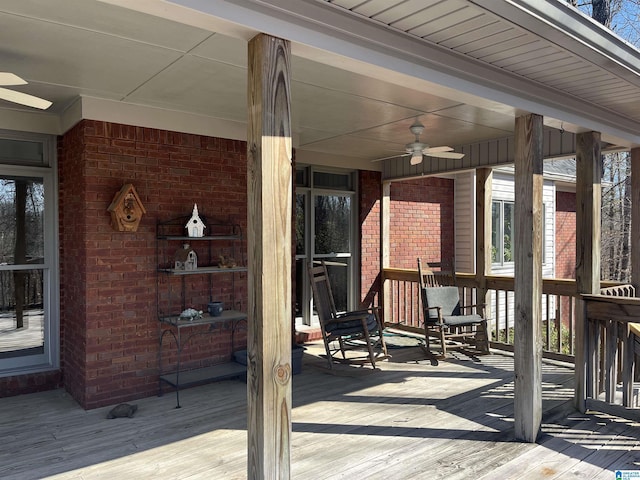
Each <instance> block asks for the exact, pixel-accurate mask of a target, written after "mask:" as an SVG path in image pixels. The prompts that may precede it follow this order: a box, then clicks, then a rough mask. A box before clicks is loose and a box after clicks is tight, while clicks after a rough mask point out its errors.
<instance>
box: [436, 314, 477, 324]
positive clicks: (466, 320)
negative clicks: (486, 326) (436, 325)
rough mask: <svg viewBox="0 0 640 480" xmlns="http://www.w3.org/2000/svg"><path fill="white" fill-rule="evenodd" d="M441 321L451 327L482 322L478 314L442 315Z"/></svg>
mask: <svg viewBox="0 0 640 480" xmlns="http://www.w3.org/2000/svg"><path fill="white" fill-rule="evenodd" d="M442 321H443V322H444V324H445V325H449V326H451V327H462V326H464V325H475V324H478V323H481V322H482V317H481V316H480V315H475V314H474V315H457V316H446V317H442Z"/></svg>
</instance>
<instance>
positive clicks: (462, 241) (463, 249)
mask: <svg viewBox="0 0 640 480" xmlns="http://www.w3.org/2000/svg"><path fill="white" fill-rule="evenodd" d="M454 205H455V248H456V251H455V255H456V270H457V271H458V272H465V273H474V272H475V244H476V237H475V234H476V217H475V210H476V209H475V172H464V173H460V174H458V175H456V177H455V181H454Z"/></svg>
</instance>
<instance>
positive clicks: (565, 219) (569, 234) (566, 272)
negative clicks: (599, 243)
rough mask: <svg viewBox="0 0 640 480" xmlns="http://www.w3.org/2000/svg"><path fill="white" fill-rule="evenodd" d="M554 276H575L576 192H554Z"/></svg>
mask: <svg viewBox="0 0 640 480" xmlns="http://www.w3.org/2000/svg"><path fill="white" fill-rule="evenodd" d="M555 241H556V277H557V278H576V194H575V193H569V192H557V193H556V238H555Z"/></svg>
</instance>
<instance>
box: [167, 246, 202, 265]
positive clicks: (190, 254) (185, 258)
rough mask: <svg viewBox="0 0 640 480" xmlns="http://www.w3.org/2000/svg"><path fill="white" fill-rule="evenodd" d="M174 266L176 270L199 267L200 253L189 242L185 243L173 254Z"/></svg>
mask: <svg viewBox="0 0 640 480" xmlns="http://www.w3.org/2000/svg"><path fill="white" fill-rule="evenodd" d="M173 268H174V269H175V270H197V269H198V254H197V253H196V252H195V250H194V249H193V248H191V246H190V245H189V244H188V243H185V244H183V245H182V248H181V249H179V250H178V251H177V252H176V254H175V255H174V256H173Z"/></svg>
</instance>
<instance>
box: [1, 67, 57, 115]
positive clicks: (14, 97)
mask: <svg viewBox="0 0 640 480" xmlns="http://www.w3.org/2000/svg"><path fill="white" fill-rule="evenodd" d="M27 83H29V82H27V81H25V80H23V79H22V78H20V77H19V76H17V75H16V74H14V73H9V72H0V85H3V86H10V85H26V84H27ZM0 99H2V100H6V101H8V102H13V103H19V104H20V105H26V106H28V107H33V108H39V109H41V110H46V109H47V108H49V107H50V106H51V102H50V101H48V100H45V99H44V98H40V97H35V96H33V95H29V94H26V93H22V92H16V91H15V90H9V89H8V88H2V87H0Z"/></svg>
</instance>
